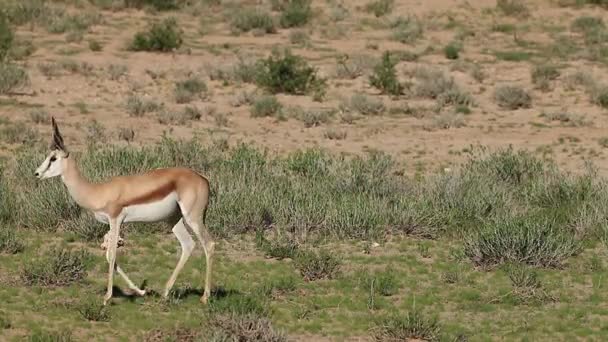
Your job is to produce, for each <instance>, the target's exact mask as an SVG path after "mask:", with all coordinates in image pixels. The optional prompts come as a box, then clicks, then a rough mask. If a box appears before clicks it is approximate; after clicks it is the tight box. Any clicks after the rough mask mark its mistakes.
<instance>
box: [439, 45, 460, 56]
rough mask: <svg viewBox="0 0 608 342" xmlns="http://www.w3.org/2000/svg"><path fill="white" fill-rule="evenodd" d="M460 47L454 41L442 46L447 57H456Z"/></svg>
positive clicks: (458, 54)
mask: <svg viewBox="0 0 608 342" xmlns="http://www.w3.org/2000/svg"><path fill="white" fill-rule="evenodd" d="M461 49H462V47H461V46H460V45H459V44H456V43H450V44H448V45H446V46H445V48H443V54H444V55H445V58H447V59H458V57H460V50H461Z"/></svg>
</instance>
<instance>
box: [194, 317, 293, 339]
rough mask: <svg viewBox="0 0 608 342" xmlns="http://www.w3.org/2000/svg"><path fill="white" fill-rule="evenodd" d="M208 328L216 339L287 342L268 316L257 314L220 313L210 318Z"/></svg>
mask: <svg viewBox="0 0 608 342" xmlns="http://www.w3.org/2000/svg"><path fill="white" fill-rule="evenodd" d="M206 324H207V330H210V331H211V332H212V334H211V336H212V337H213V340H214V341H259V342H286V341H287V338H286V337H285V335H284V334H283V333H282V332H280V331H277V330H276V329H275V328H274V327H273V326H272V322H271V321H270V320H269V319H267V318H262V317H258V316H255V315H219V316H213V317H211V318H210V320H209V322H208V323H206Z"/></svg>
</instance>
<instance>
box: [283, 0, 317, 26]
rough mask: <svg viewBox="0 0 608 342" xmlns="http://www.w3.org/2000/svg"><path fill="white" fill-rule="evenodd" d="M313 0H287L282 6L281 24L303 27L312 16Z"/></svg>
mask: <svg viewBox="0 0 608 342" xmlns="http://www.w3.org/2000/svg"><path fill="white" fill-rule="evenodd" d="M311 2H312V0H285V1H284V5H283V6H282V11H281V17H280V19H279V21H280V23H281V26H282V27H285V28H291V27H301V26H304V25H306V24H307V23H308V22H309V21H310V19H311V18H312V8H311V7H310V4H311Z"/></svg>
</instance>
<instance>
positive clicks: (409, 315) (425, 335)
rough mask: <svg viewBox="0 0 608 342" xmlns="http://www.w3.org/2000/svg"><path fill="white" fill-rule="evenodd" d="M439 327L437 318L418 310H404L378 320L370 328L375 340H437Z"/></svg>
mask: <svg viewBox="0 0 608 342" xmlns="http://www.w3.org/2000/svg"><path fill="white" fill-rule="evenodd" d="M440 332H441V327H440V326H439V323H438V321H437V319H435V318H427V317H426V315H424V314H423V313H422V312H420V311H410V312H406V313H405V314H404V315H394V316H391V317H387V318H384V319H383V320H380V321H379V322H378V323H377V324H376V327H375V328H374V329H373V330H372V333H373V337H374V340H376V341H407V340H409V339H422V340H425V341H437V340H439V337H440V336H439V334H440Z"/></svg>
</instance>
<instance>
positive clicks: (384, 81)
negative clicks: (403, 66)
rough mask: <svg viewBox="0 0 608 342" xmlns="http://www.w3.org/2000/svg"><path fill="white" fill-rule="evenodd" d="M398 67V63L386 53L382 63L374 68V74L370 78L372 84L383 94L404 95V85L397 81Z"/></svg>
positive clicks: (383, 55)
mask: <svg viewBox="0 0 608 342" xmlns="http://www.w3.org/2000/svg"><path fill="white" fill-rule="evenodd" d="M396 65H397V62H396V61H394V60H393V59H392V58H391V53H390V52H389V51H385V52H384V54H382V61H381V62H380V63H379V64H377V65H376V66H375V67H374V71H373V74H372V75H371V76H370V77H369V82H370V84H371V85H372V86H373V87H376V88H377V89H378V90H380V91H381V92H382V94H390V95H401V94H403V85H402V84H401V83H400V82H399V80H398V79H397V71H396V70H395V66H396Z"/></svg>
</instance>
